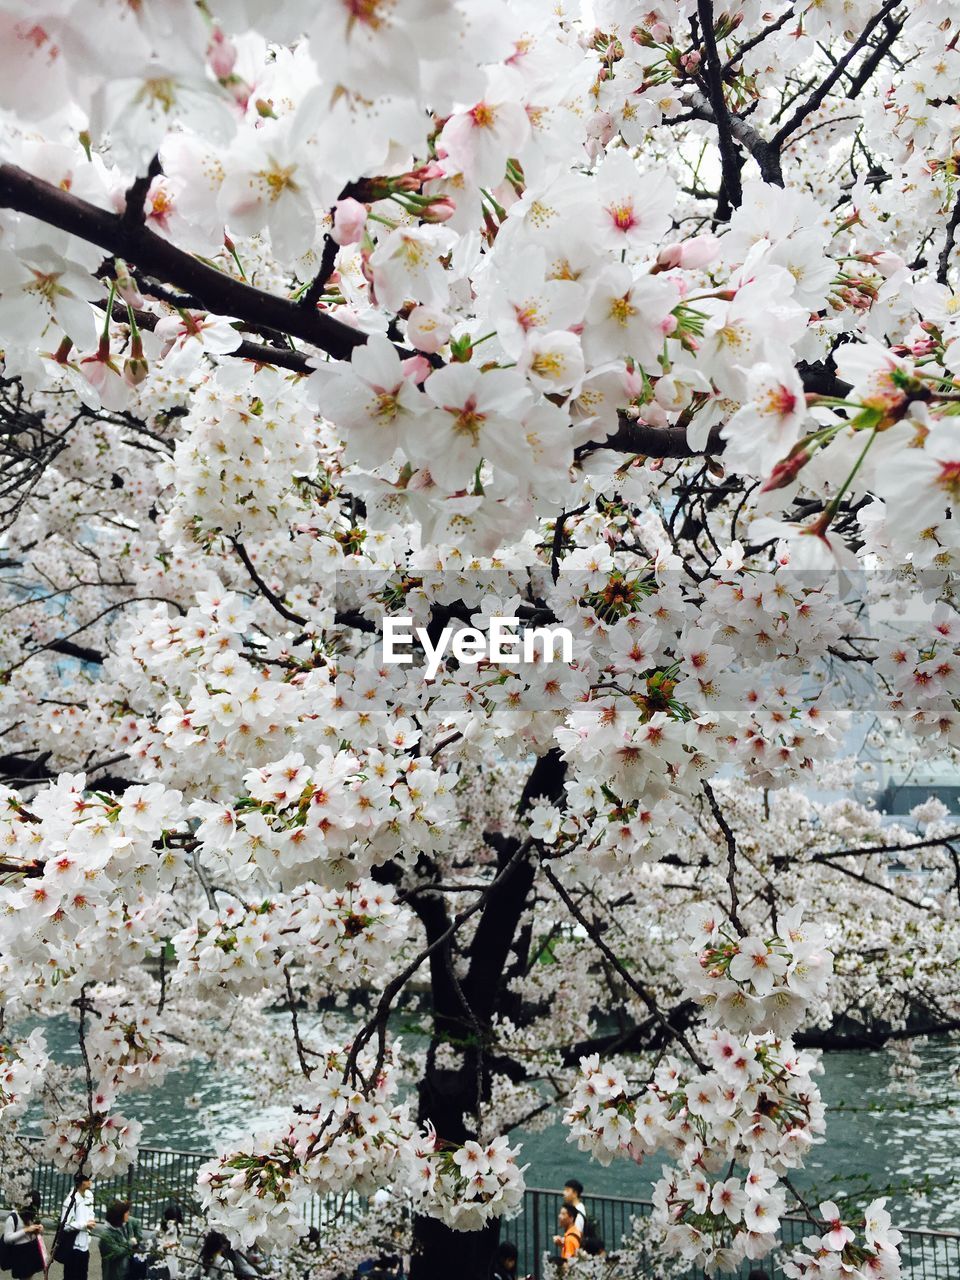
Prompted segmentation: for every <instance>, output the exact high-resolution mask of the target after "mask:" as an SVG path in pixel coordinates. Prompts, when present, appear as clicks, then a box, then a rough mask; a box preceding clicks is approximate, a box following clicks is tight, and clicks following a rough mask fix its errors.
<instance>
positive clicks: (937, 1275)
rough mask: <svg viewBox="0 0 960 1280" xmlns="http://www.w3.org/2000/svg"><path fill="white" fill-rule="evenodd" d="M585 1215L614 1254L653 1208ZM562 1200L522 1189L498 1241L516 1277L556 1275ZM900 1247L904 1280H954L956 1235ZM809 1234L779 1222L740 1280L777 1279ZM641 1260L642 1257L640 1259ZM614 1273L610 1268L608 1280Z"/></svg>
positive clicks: (652, 1264)
mask: <svg viewBox="0 0 960 1280" xmlns="http://www.w3.org/2000/svg"><path fill="white" fill-rule="evenodd" d="M584 1200H585V1203H586V1207H587V1212H588V1213H589V1214H590V1216H591V1217H592V1218H594V1219H596V1222H597V1226H598V1228H599V1233H600V1236H601V1237H602V1239H603V1241H604V1244H605V1246H606V1249H607V1253H608V1254H614V1253H616V1251H617V1248H618V1247H619V1245H620V1243H621V1241H622V1240H623V1238H624V1236H626V1235H628V1234H629V1233H630V1232H631V1229H632V1224H633V1220H634V1219H635V1218H646V1217H649V1215H650V1213H651V1212H652V1211H653V1204H652V1203H651V1202H650V1201H649V1200H634V1199H629V1198H626V1197H623V1196H585V1197H584ZM562 1202H563V1193H562V1192H560V1191H548V1190H544V1189H542V1188H540V1187H528V1188H527V1191H526V1194H525V1196H524V1201H523V1211H522V1213H521V1214H520V1215H519V1216H518V1217H516V1218H514V1219H513V1221H512V1222H509V1223H505V1224H504V1227H503V1231H502V1238H503V1239H510V1240H513V1241H515V1242H516V1245H517V1249H518V1251H519V1253H520V1268H519V1271H520V1274H521V1275H525V1274H528V1273H529V1274H531V1275H533V1276H536V1277H537V1278H538V1280H549V1278H550V1277H551V1276H554V1277H556V1276H558V1275H559V1273H558V1272H557V1271H556V1270H555V1268H554V1267H553V1266H552V1265H551V1264H550V1263H549V1262H547V1263H546V1265H545V1264H544V1255H545V1254H546V1255H549V1254H555V1253H556V1248H555V1246H554V1244H553V1238H554V1236H555V1235H556V1234H557V1215H558V1214H559V1212H560V1205H561V1204H562ZM901 1231H902V1233H903V1244H902V1245H901V1246H900V1255H901V1258H902V1261H903V1276H904V1277H905V1278H906V1280H960V1231H932V1230H926V1229H922V1228H908V1227H903V1228H901ZM809 1235H810V1224H809V1222H807V1221H806V1220H805V1219H803V1218H785V1219H784V1220H783V1222H782V1224H781V1231H780V1238H781V1241H782V1244H781V1246H780V1247H779V1248H778V1249H777V1250H775V1252H774V1253H773V1254H772V1255H771V1256H770V1257H767V1258H764V1259H763V1261H762V1262H749V1261H748V1262H745V1263H744V1264H743V1266H742V1267H741V1269H740V1277H741V1280H745V1278H746V1276H748V1275H749V1273H750V1272H751V1271H752V1270H754V1269H755V1268H757V1269H759V1270H763V1271H765V1272H766V1273H767V1275H769V1276H770V1278H771V1280H783V1267H782V1265H781V1264H782V1256H783V1253H784V1252H788V1251H790V1250H791V1249H793V1248H795V1247H796V1246H797V1245H799V1244H800V1243H801V1242H802V1241H803V1238H804V1237H805V1236H809ZM641 1256H642V1255H641ZM647 1271H648V1273H649V1275H650V1276H651V1278H652V1280H653V1278H655V1277H657V1275H658V1268H657V1258H656V1257H655V1256H650V1257H649V1259H647ZM615 1276H616V1270H615V1269H612V1270H611V1280H613V1278H614V1277H615ZM682 1280H704V1272H703V1269H702V1268H699V1267H691V1268H690V1269H689V1270H688V1271H686V1272H685V1273H682Z"/></svg>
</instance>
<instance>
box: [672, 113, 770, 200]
mask: <svg viewBox="0 0 960 1280" xmlns="http://www.w3.org/2000/svg"><path fill="white" fill-rule="evenodd" d="M688 100H689V102H690V105H691V107H692V108H693V111H694V113H695V114H696V115H697V116H699V117H700V118H701V119H703V120H713V121H714V122H715V121H716V113H715V112H714V109H713V105H712V103H711V102H710V100H709V99H708V98H707V97H706V96H705V95H704V94H702V93H701V92H700V91H699V90H697V91H696V92H694V93H693V94H691V95H689V98H688ZM728 116H729V124H730V132H731V133H732V135H733V137H734V138H736V140H737V142H739V143H741V145H742V146H744V147H746V149H747V151H749V153H750V155H752V156H753V158H754V160H756V162H757V167H758V168H759V170H760V176H761V178H763V180H764V182H769V183H771V184H772V185H774V186H777V187H782V186H783V173H782V171H781V168H780V150H779V147H775V146H773V144H772V143H769V142H768V141H767V140H766V138H764V137H763V136H762V135H761V134H760V133H758V132H757V130H756V129H755V128H754V127H753V125H752V124H750V123H749V122H748V121H746V120H741V119H740V117H739V116H735V115H732V114H729V113H728Z"/></svg>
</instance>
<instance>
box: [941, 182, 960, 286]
mask: <svg viewBox="0 0 960 1280" xmlns="http://www.w3.org/2000/svg"><path fill="white" fill-rule="evenodd" d="M958 228H960V195H958V196H957V202H956V204H955V205H954V206H953V212H952V213H951V214H950V221H949V222H948V223H947V238H946V239H945V240H944V242H943V248H942V249H941V250H940V258H939V260H938V262H937V281H938V282H939V283H940V284H946V283H947V275H948V273H949V271H950V258H951V255H952V254H953V246H954V242H955V241H956V238H957V229H958Z"/></svg>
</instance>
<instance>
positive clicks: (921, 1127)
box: [46, 1020, 960, 1229]
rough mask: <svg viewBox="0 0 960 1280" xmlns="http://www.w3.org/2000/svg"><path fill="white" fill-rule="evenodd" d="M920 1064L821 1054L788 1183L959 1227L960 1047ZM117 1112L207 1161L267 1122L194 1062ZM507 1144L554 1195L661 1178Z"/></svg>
mask: <svg viewBox="0 0 960 1280" xmlns="http://www.w3.org/2000/svg"><path fill="white" fill-rule="evenodd" d="M46 1028H47V1034H48V1039H49V1041H50V1045H51V1050H52V1051H53V1052H54V1053H55V1055H56V1056H58V1057H60V1058H62V1059H63V1060H66V1061H69V1060H71V1059H72V1058H73V1056H74V1055H78V1050H77V1048H76V1045H75V1043H73V1042H72V1032H71V1029H70V1028H69V1026H68V1025H67V1024H66V1022H63V1023H60V1022H59V1020H56V1022H54V1023H53V1025H51V1023H49V1022H48V1023H47V1024H46ZM919 1057H920V1058H921V1066H920V1068H919V1070H918V1071H917V1073H916V1077H915V1079H914V1081H913V1082H912V1083H905V1082H904V1081H903V1080H901V1079H900V1078H899V1077H898V1076H897V1074H896V1072H895V1070H894V1069H893V1068H892V1065H891V1059H890V1057H889V1056H888V1055H886V1054H880V1053H874V1054H871V1053H827V1054H824V1057H823V1065H824V1074H823V1075H822V1076H820V1077H819V1080H818V1083H819V1085H820V1089H821V1092H822V1093H823V1097H824V1101H825V1102H826V1104H827V1108H828V1114H827V1138H826V1142H825V1143H824V1144H822V1145H821V1146H818V1147H815V1148H814V1150H813V1151H812V1153H811V1154H810V1156H809V1157H808V1160H807V1168H806V1170H805V1171H804V1172H803V1173H802V1174H800V1175H798V1177H797V1182H798V1184H800V1185H804V1186H805V1187H806V1188H807V1189H808V1190H809V1191H810V1192H812V1193H814V1194H817V1195H819V1196H820V1197H821V1198H824V1199H825V1198H831V1199H833V1198H837V1197H841V1196H842V1195H844V1194H858V1195H859V1194H862V1193H866V1192H867V1191H868V1190H869V1189H873V1190H875V1191H876V1193H877V1194H884V1193H886V1192H887V1191H888V1190H890V1191H891V1192H892V1193H893V1200H892V1204H891V1206H890V1207H891V1210H892V1211H893V1212H894V1217H895V1221H896V1222H897V1223H898V1225H900V1226H914V1227H921V1226H923V1227H940V1228H956V1229H960V1210H958V1208H957V1183H958V1182H960V1169H958V1168H957V1150H958V1147H960V1082H958V1079H957V1073H958V1071H960V1042H956V1041H954V1042H948V1043H934V1044H929V1045H926V1046H923V1047H921V1049H920V1050H919ZM122 1110H123V1112H124V1114H125V1115H127V1116H129V1117H131V1118H135V1119H137V1120H140V1121H141V1123H142V1124H143V1126H144V1129H143V1138H142V1142H143V1145H145V1146H151V1147H166V1148H173V1149H176V1150H180V1151H199V1152H208V1151H212V1150H213V1149H214V1147H215V1146H216V1145H217V1144H220V1143H227V1142H229V1141H230V1139H231V1138H236V1137H239V1136H241V1135H243V1134H246V1133H248V1132H250V1130H251V1128H254V1129H257V1128H263V1127H267V1126H268V1125H269V1123H270V1120H271V1118H273V1117H272V1116H271V1112H270V1110H269V1109H267V1110H264V1109H263V1108H262V1107H259V1106H258V1107H257V1109H256V1112H255V1115H256V1119H255V1121H253V1122H251V1108H250V1103H249V1101H248V1099H246V1098H245V1096H244V1091H243V1086H242V1083H241V1081H240V1080H238V1079H237V1078H236V1077H231V1076H230V1075H229V1074H228V1073H225V1072H224V1071H222V1070H221V1069H219V1068H217V1069H211V1068H210V1067H209V1066H203V1065H201V1064H199V1063H195V1062H193V1063H188V1064H185V1065H184V1066H182V1067H181V1068H179V1069H178V1070H176V1071H172V1072H171V1073H170V1074H169V1075H168V1076H167V1078H166V1079H165V1080H164V1082H163V1083H162V1084H161V1085H159V1086H158V1087H157V1088H155V1089H150V1090H146V1091H143V1092H133V1093H130V1094H128V1095H126V1096H125V1098H124V1100H123V1106H122ZM278 1115H279V1112H278ZM513 1136H514V1137H515V1138H517V1137H519V1138H522V1140H523V1146H524V1151H523V1159H524V1161H525V1162H528V1163H529V1166H530V1167H529V1168H528V1170H527V1174H526V1178H527V1183H528V1185H530V1186H538V1187H560V1186H562V1185H563V1183H564V1181H565V1180H566V1179H567V1178H569V1177H578V1178H579V1179H580V1180H581V1181H582V1182H583V1183H584V1185H585V1186H586V1187H587V1188H588V1191H592V1192H594V1193H596V1194H606V1195H621V1196H629V1197H641V1198H643V1197H646V1196H647V1195H648V1193H649V1190H650V1186H651V1183H652V1182H653V1180H654V1179H655V1178H656V1176H657V1172H658V1169H659V1160H655V1161H651V1162H648V1163H646V1164H644V1165H641V1166H636V1165H633V1164H632V1163H629V1162H624V1161H617V1162H615V1163H614V1164H613V1165H611V1166H610V1167H609V1168H606V1169H605V1168H602V1167H601V1166H600V1165H597V1164H594V1163H593V1162H591V1161H590V1160H589V1158H588V1157H587V1156H585V1155H582V1154H581V1153H580V1152H579V1151H577V1149H576V1147H575V1146H574V1145H572V1144H568V1143H567V1142H566V1130H565V1129H564V1128H563V1126H562V1125H560V1124H554V1125H552V1126H551V1127H550V1128H548V1129H546V1130H543V1131H540V1132H536V1133H530V1134H522V1133H520V1132H518V1133H516V1134H514V1135H513Z"/></svg>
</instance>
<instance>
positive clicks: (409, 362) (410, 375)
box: [400, 356, 432, 387]
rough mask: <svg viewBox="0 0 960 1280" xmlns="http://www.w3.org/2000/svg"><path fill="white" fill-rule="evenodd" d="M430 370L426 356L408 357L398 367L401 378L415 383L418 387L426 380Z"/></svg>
mask: <svg viewBox="0 0 960 1280" xmlns="http://www.w3.org/2000/svg"><path fill="white" fill-rule="evenodd" d="M431 368H432V366H431V364H430V361H429V360H428V359H427V357H426V356H409V357H408V358H407V359H406V360H404V361H402V363H401V365H400V370H401V372H402V374H403V376H404V377H405V378H407V379H409V380H410V382H414V383H416V385H417V386H418V387H419V386H420V384H421V383H422V382H424V381H425V380H426V378H427V375H428V374H429V373H430V371H431Z"/></svg>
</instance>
